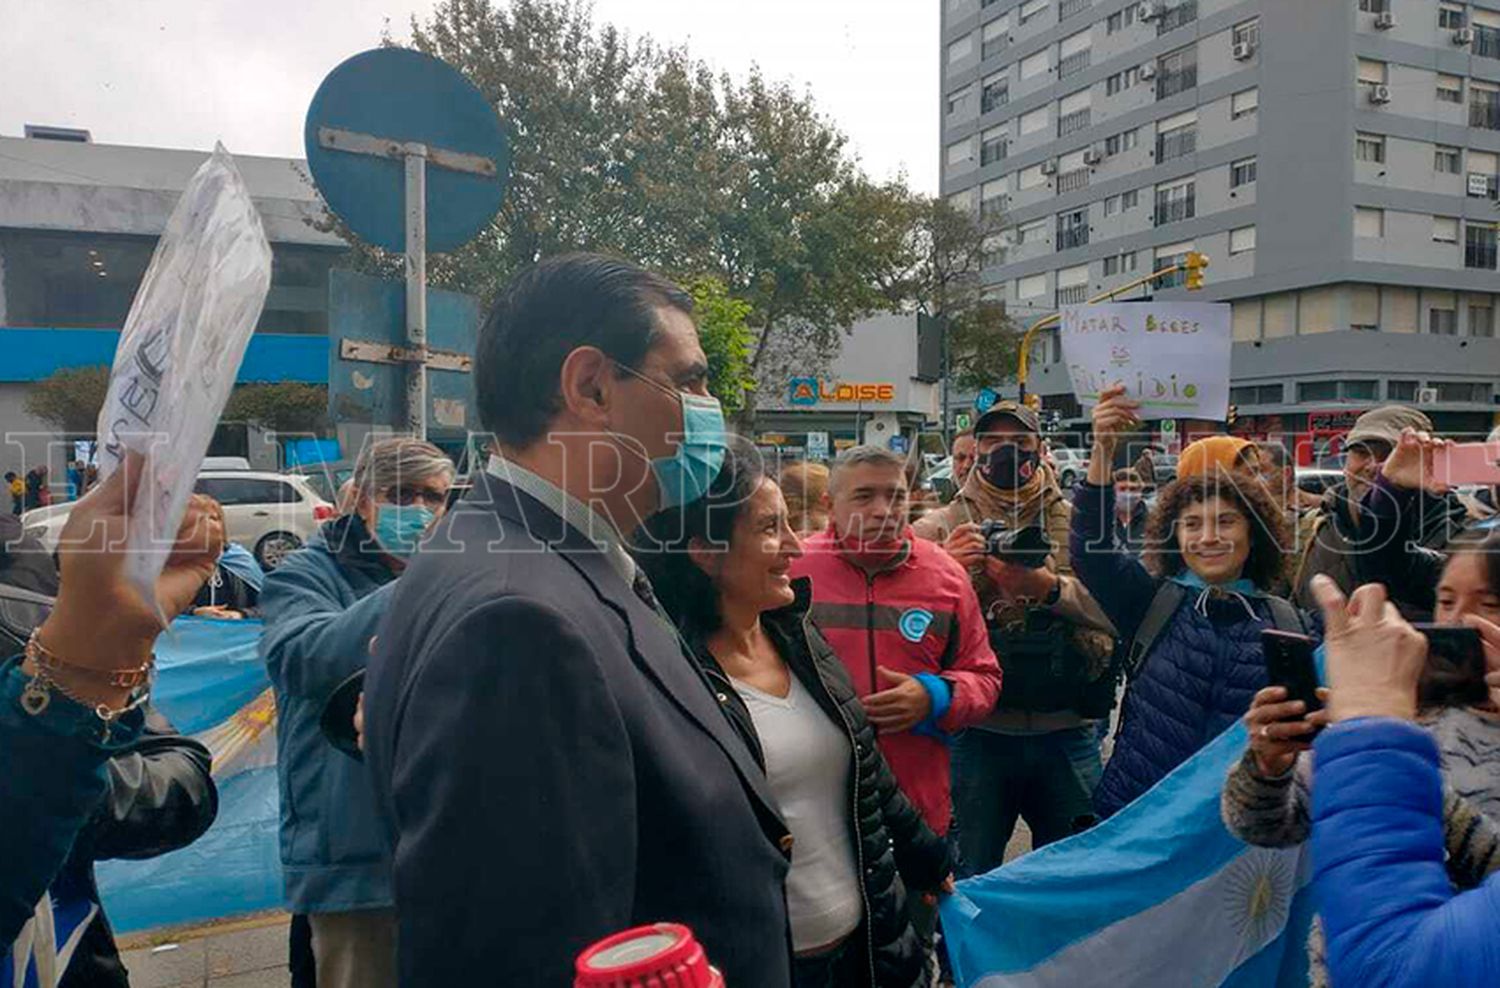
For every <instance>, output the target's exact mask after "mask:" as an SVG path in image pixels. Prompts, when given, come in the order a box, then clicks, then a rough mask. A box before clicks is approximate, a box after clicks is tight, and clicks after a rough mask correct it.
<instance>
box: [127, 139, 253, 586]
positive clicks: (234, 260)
mask: <svg viewBox="0 0 1500 988" xmlns="http://www.w3.org/2000/svg"><path fill="white" fill-rule="evenodd" d="M270 287H271V246H270V244H268V243H267V242H266V234H265V231H264V230H263V229H262V227H261V222H260V214H259V213H257V212H256V210H255V205H254V203H252V202H251V201H250V190H249V189H248V188H247V187H246V186H245V182H244V179H243V178H241V177H240V173H239V169H237V168H235V166H234V160H233V159H232V158H230V156H229V153H228V152H227V151H225V150H224V148H223V146H222V145H221V146H218V147H216V148H215V149H214V153H213V155H212V156H210V157H209V159H208V161H206V162H205V163H204V164H203V166H202V167H201V168H199V169H198V171H197V173H196V174H194V175H193V177H192V179H191V180H190V181H189V182H188V185H187V188H186V189H184V190H183V193H182V198H181V199H180V200H178V202H177V207H176V208H175V209H173V210H172V215H171V217H170V218H169V219H168V220H167V228H166V231H165V232H164V233H163V234H162V237H161V240H160V241H159V242H158V243H157V245H156V252H155V253H154V254H153V255H152V256H151V266H150V267H149V268H147V269H146V276H145V278H144V279H142V281H141V287H140V290H139V291H137V292H136V296H135V301H134V302H133V303H132V304H131V306H130V315H129V316H128V317H127V318H126V320H125V328H124V330H123V331H122V332H121V333H120V342H119V345H118V346H117V347H116V349H115V362H114V367H113V368H112V369H111V370H110V375H109V393H108V395H107V396H106V397H105V400H104V406H103V407H102V408H101V409H100V411H99V424H98V429H99V443H100V453H99V475H100V478H101V479H103V478H104V477H107V476H109V475H110V474H111V473H113V472H114V471H115V470H116V469H118V468H119V467H120V466H121V464H122V463H124V461H125V455H126V453H127V452H134V453H138V454H140V455H141V457H142V471H143V472H142V475H141V477H140V479H139V480H138V481H137V483H138V484H139V485H140V486H139V487H138V488H137V490H136V498H135V500H134V502H133V505H132V507H131V512H130V521H129V528H128V533H127V535H126V551H127V553H128V556H129V558H128V560H127V563H126V567H127V571H128V573H129V575H130V578H131V581H132V582H133V583H134V584H135V586H136V588H137V589H139V590H140V592H141V595H142V596H143V597H144V598H145V599H146V600H148V601H155V600H156V590H155V588H156V578H157V576H159V575H160V574H161V570H162V566H163V565H164V564H165V562H166V559H167V555H168V554H169V553H170V552H171V549H172V545H173V542H174V541H175V539H176V534H177V526H178V525H180V524H181V523H182V516H183V513H184V512H185V511H186V510H187V501H188V497H189V495H191V494H192V492H193V484H194V482H195V481H196V480H197V475H198V467H199V466H200V465H201V464H202V462H203V454H204V453H205V452H206V451H207V450H208V443H209V440H210V439H211V438H212V437H213V433H214V427H215V426H216V425H217V424H218V420H219V413H220V412H222V411H223V410H224V403H225V402H226V401H227V400H228V399H229V390H230V388H232V387H233V386H234V379H235V375H236V374H237V373H238V372H239V367H240V360H241V358H243V357H244V355H245V347H246V346H247V345H248V344H249V342H250V334H251V333H252V332H253V331H254V329H255V323H256V320H258V319H259V318H260V310H261V307H262V306H263V305H264V304H265V301H266V293H267V291H268V290H269V289H270Z"/></svg>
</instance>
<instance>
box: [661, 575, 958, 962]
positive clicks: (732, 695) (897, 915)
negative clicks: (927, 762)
mask: <svg viewBox="0 0 1500 988" xmlns="http://www.w3.org/2000/svg"><path fill="white" fill-rule="evenodd" d="M792 586H793V589H794V590H795V591H796V594H797V599H796V601H795V602H794V603H792V604H789V605H788V606H786V607H784V608H781V609H780V610H777V611H769V612H767V613H765V614H762V615H761V624H762V626H763V627H764V628H765V629H766V631H767V632H768V633H769V634H770V635H771V637H772V639H773V640H774V641H775V642H776V646H777V649H778V650H779V651H780V653H781V657H782V659H784V660H785V661H786V664H787V666H788V667H789V668H790V669H791V671H792V673H793V674H794V675H795V676H796V677H797V679H798V681H799V682H801V683H802V685H803V686H804V687H805V688H806V689H807V691H808V692H809V693H811V694H812V695H813V697H814V698H815V699H816V700H817V701H818V705H819V706H820V707H822V708H823V711H824V712H825V713H826V714H828V716H829V717H831V718H833V720H834V722H835V723H837V724H840V725H842V726H843V728H844V730H845V731H846V732H847V734H848V736H849V744H850V748H851V750H852V752H853V757H854V761H855V764H854V771H853V772H852V773H851V777H852V781H853V787H852V789H853V791H852V792H850V794H849V801H850V808H851V811H852V812H851V819H850V825H851V826H852V827H853V828H854V838H855V843H854V847H855V851H856V852H857V854H858V855H859V865H860V881H861V887H862V891H863V893H864V898H865V923H864V924H863V925H862V926H861V927H860V930H859V931H858V932H857V933H856V934H855V935H856V936H858V937H861V938H863V940H864V942H865V949H866V952H867V954H868V956H869V960H870V972H871V974H870V981H869V982H868V984H869V985H870V988H911V986H913V985H917V984H920V983H922V978H923V975H924V971H925V956H924V952H923V948H922V944H921V942H920V940H919V938H918V937H917V934H916V931H915V930H913V929H912V926H911V923H910V921H909V920H908V917H907V907H906V896H907V894H908V890H913V892H912V894H916V890H923V891H927V890H932V889H936V888H937V887H938V886H939V885H940V884H942V881H943V879H944V878H946V877H947V876H948V875H949V874H950V873H951V872H952V870H953V866H952V862H951V861H950V859H949V853H948V845H947V842H946V841H944V840H943V838H941V837H939V836H937V835H936V834H934V833H933V832H932V831H931V830H930V829H929V828H928V827H927V824H926V823H924V822H923V821H922V816H921V814H920V813H918V812H917V809H916V807H914V806H912V804H911V803H910V802H909V801H908V800H907V798H906V796H905V795H903V794H902V792H901V789H900V788H899V787H898V786H897V785H896V778H895V776H893V775H892V774H891V769H890V766H889V765H887V764H886V762H885V758H884V757H882V756H881V754H880V749H879V747H877V746H876V743H875V729H874V728H873V727H871V726H870V722H869V721H868V720H866V719H865V711H864V708H863V707H862V706H860V702H859V697H858V696H857V695H856V694H855V692H854V684H853V683H852V682H850V680H849V674H848V673H847V672H846V671H845V670H844V665H843V663H842V662H840V661H839V658H838V656H837V655H835V654H834V652H833V649H832V648H831V647H830V646H829V644H828V642H826V641H824V640H823V636H822V635H821V634H819V633H818V629H817V627H816V626H815V625H814V624H813V622H812V619H811V618H810V617H808V613H807V611H808V607H809V605H810V604H811V602H812V583H811V581H809V580H805V579H804V580H797V581H794V582H793V584H792ZM689 638H690V640H691V644H692V646H693V651H694V654H695V655H696V656H697V658H698V661H699V662H700V663H701V664H702V666H703V669H704V673H705V674H706V675H707V677H708V680H709V683H710V684H711V685H712V686H713V688H714V692H715V694H716V695H717V697H718V700H719V703H720V705H721V706H722V707H723V708H724V710H725V712H726V713H727V714H728V716H729V719H730V722H731V723H733V724H734V726H735V728H736V729H737V730H738V731H739V732H740V734H741V735H742V736H744V738H745V740H746V742H747V743H748V744H749V745H750V749H751V750H752V751H753V752H754V753H755V757H756V760H757V761H759V762H760V763H761V766H762V767H764V765H765V759H764V756H763V754H762V752H761V748H760V740H759V737H758V736H757V735H756V732H755V725H754V722H753V721H752V720H751V717H750V710H749V708H748V707H746V706H745V703H744V701H743V700H741V699H740V696H739V694H738V693H736V692H735V690H734V687H733V686H732V685H731V684H730V682H729V678H728V677H727V676H725V674H724V671H723V670H722V669H721V668H720V667H719V664H718V662H716V661H715V660H714V658H713V656H712V655H711V654H709V652H708V649H707V648H706V647H705V645H704V642H703V641H702V639H701V638H698V637H696V636H693V635H689ZM795 853H796V852H795V850H794V851H793V854H795Z"/></svg>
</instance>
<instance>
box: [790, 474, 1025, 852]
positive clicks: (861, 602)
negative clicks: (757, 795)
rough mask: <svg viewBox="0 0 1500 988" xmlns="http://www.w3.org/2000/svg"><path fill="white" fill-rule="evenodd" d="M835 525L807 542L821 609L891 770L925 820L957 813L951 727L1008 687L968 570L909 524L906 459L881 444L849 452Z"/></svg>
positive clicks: (940, 827)
mask: <svg viewBox="0 0 1500 988" xmlns="http://www.w3.org/2000/svg"><path fill="white" fill-rule="evenodd" d="M829 493H830V494H831V495H832V498H833V514H832V518H831V520H830V524H829V528H828V530H827V531H825V532H823V533H822V534H820V535H815V536H813V537H812V538H810V539H808V540H807V541H806V542H805V543H804V550H805V555H803V556H802V558H801V559H799V560H797V562H796V563H795V564H794V566H793V575H794V576H799V577H800V576H808V577H811V578H812V585H813V607H812V613H813V617H814V619H815V620H816V621H817V624H818V627H819V629H820V630H821V631H822V632H823V636H824V637H825V638H826V639H827V640H828V642H829V644H831V645H832V646H833V649H834V651H835V652H837V653H838V656H839V658H840V659H841V660H842V661H843V663H844V665H845V667H847V668H848V670H849V675H850V676H851V677H852V678H853V680H854V686H855V689H856V690H857V691H858V692H859V694H860V696H862V697H863V698H864V706H865V711H866V713H867V714H868V715H869V718H870V722H871V723H872V724H874V725H875V726H876V728H877V729H878V730H879V732H880V749H881V752H882V753H883V754H884V755H885V758H886V761H887V762H889V763H890V766H891V771H892V772H894V773H895V775H896V781H897V782H898V783H900V785H901V788H902V790H903V791H904V792H905V793H906V795H907V798H909V799H910V800H911V801H912V802H913V803H914V804H915V805H916V807H917V808H918V809H919V810H920V811H921V813H922V816H923V817H924V818H925V819H926V821H927V824H928V826H930V827H931V828H932V829H933V830H934V831H936V832H937V833H939V834H946V833H947V832H948V826H949V822H950V820H951V817H952V812H953V808H952V796H951V792H950V780H949V767H948V744H947V736H948V735H950V734H952V733H955V732H957V731H960V730H962V729H964V728H965V727H969V726H972V725H974V724H977V723H979V722H980V721H982V720H984V719H985V717H987V716H988V715H989V713H990V711H991V710H993V709H994V706H995V700H996V699H997V698H998V697H999V695H1000V666H999V664H998V663H997V662H996V660H995V653H994V652H993V651H992V650H991V648H990V643H989V637H988V635H987V633H986V630H985V624H984V616H983V615H982V614H981V613H980V610H979V599H978V597H977V596H976V595H975V593H974V588H973V585H972V584H971V583H970V580H969V574H968V573H967V572H966V571H965V570H964V568H963V567H962V566H960V565H959V564H958V563H957V562H956V561H954V559H953V558H952V557H951V556H949V555H948V553H947V552H945V551H944V550H943V549H942V547H941V546H939V545H936V544H934V543H931V542H927V541H925V540H923V539H918V538H914V537H913V535H912V533H911V529H910V527H909V526H908V525H907V496H908V491H907V486H906V473H905V461H904V460H903V458H902V457H900V456H897V455H896V454H895V453H893V452H891V451H889V450H886V449H882V448H880V447H877V446H860V447H856V448H854V449H851V450H849V451H847V452H845V453H844V454H843V455H841V456H840V457H839V460H838V462H837V464H836V465H835V466H834V470H833V476H832V478H831V479H830V482H829Z"/></svg>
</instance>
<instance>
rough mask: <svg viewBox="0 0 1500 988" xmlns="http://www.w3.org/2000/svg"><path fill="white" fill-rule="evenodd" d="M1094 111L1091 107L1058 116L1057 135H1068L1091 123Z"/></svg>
mask: <svg viewBox="0 0 1500 988" xmlns="http://www.w3.org/2000/svg"><path fill="white" fill-rule="evenodd" d="M1092 113H1093V111H1092V110H1090V109H1084V110H1077V111H1075V112H1073V113H1069V114H1068V115H1067V116H1064V117H1058V118H1057V136H1058V137H1067V136H1068V135H1069V134H1076V133H1078V132H1079V131H1080V130H1083V129H1084V128H1085V127H1087V126H1088V125H1089V120H1090V119H1091V117H1092Z"/></svg>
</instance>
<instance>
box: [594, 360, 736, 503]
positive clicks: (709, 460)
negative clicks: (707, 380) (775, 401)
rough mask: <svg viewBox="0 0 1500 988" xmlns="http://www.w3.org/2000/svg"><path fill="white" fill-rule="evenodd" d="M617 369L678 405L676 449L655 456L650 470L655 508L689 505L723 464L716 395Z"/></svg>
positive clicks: (722, 431)
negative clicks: (673, 386) (672, 398)
mask: <svg viewBox="0 0 1500 988" xmlns="http://www.w3.org/2000/svg"><path fill="white" fill-rule="evenodd" d="M618 366H619V367H620V369H621V370H623V371H625V372H626V373H627V374H630V375H631V376H633V377H638V378H640V379H641V380H642V381H645V382H646V383H647V384H649V385H651V386H652V387H654V388H656V389H657V390H658V391H664V392H667V393H668V394H671V395H673V396H675V397H676V398H677V401H678V402H679V403H680V404H681V406H682V437H681V439H680V440H679V442H678V445H677V451H676V452H675V453H673V454H672V455H671V456H658V457H657V458H656V459H654V460H652V461H651V472H652V473H653V474H655V476H656V486H657V490H658V492H659V496H660V501H659V503H658V504H657V508H658V509H659V510H662V511H665V510H666V509H668V508H676V507H679V506H681V505H684V504H690V503H692V502H693V501H696V500H698V499H699V498H700V497H702V496H703V495H705V494H707V493H708V486H709V484H711V483H713V479H714V478H715V477H717V476H718V475H719V468H720V467H722V466H723V465H724V453H725V450H726V449H727V448H728V446H729V440H728V438H727V429H726V428H725V425H724V409H723V408H722V407H721V406H720V405H719V400H718V399H717V398H710V397H708V396H707V395H695V394H688V393H687V392H685V391H673V390H672V389H670V388H668V387H667V386H666V385H664V384H662V383H661V382H659V381H653V380H652V379H651V378H649V377H647V376H646V375H644V374H642V373H641V372H640V371H637V370H635V369H633V368H630V367H626V366H625V365H624V364H619V365H618Z"/></svg>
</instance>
